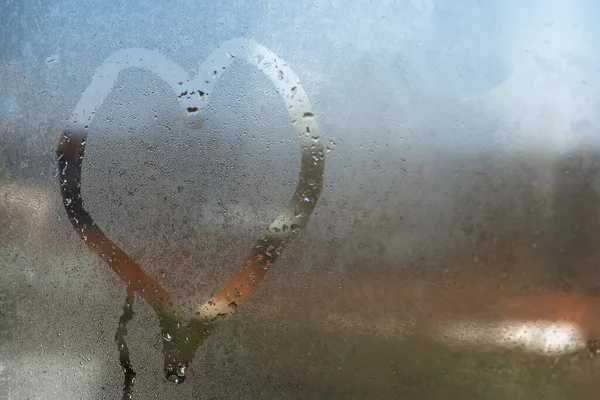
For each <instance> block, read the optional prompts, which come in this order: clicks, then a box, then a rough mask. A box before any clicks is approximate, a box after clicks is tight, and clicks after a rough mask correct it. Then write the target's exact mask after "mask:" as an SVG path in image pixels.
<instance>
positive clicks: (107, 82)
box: [57, 38, 324, 384]
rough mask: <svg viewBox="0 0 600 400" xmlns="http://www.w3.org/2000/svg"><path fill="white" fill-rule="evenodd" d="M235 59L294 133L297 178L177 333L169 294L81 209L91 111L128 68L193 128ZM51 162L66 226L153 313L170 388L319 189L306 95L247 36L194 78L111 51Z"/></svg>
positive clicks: (148, 54) (148, 56)
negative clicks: (270, 94)
mask: <svg viewBox="0 0 600 400" xmlns="http://www.w3.org/2000/svg"><path fill="white" fill-rule="evenodd" d="M235 60H242V61H245V62H246V63H248V64H250V65H252V66H254V67H255V68H257V69H258V70H259V71H261V72H262V73H263V74H264V75H265V76H266V77H267V78H268V79H269V80H270V81H271V83H272V84H273V86H274V87H275V90H276V91H277V93H279V94H280V95H281V97H282V99H283V101H284V103H285V105H286V107H287V110H288V113H289V115H290V118H291V123H292V127H293V128H294V131H295V132H296V133H297V135H298V136H299V138H300V145H301V167H300V176H299V179H298V184H297V186H296V189H295V192H294V195H293V196H292V198H291V200H290V201H289V202H288V205H287V208H286V210H285V211H284V212H283V213H282V214H281V215H280V216H279V217H277V218H276V219H275V220H274V221H273V222H272V223H271V225H270V226H269V227H268V229H267V231H266V232H265V234H264V235H263V236H262V237H261V238H259V239H258V240H257V241H256V243H255V244H254V245H253V246H252V247H251V248H250V250H249V252H248V255H247V256H246V258H245V260H244V262H243V263H242V265H241V266H240V267H239V268H238V269H237V270H236V271H235V272H234V273H233V275H232V276H231V278H230V279H229V280H228V281H227V282H226V283H225V284H224V285H223V286H222V287H221V288H220V289H219V290H218V291H216V292H215V293H214V294H213V295H212V296H211V298H210V299H209V300H207V301H206V302H204V303H203V304H202V305H200V306H199V307H198V309H197V311H196V314H195V317H194V318H193V319H192V321H191V322H190V324H188V326H186V327H182V324H181V323H180V321H179V319H178V317H177V310H175V309H174V306H173V302H172V301H171V300H170V297H171V295H170V293H169V292H167V291H166V290H165V289H164V288H162V287H161V286H160V284H159V283H158V282H156V281H155V280H154V279H152V278H151V277H150V276H148V274H146V273H145V272H144V270H143V269H142V268H141V267H140V266H139V265H138V264H137V263H136V262H135V261H133V260H132V259H131V258H130V257H129V256H128V255H127V254H126V253H125V252H124V251H123V250H121V249H120V248H119V246H117V245H116V244H115V243H114V242H112V241H111V240H110V239H109V238H108V237H107V236H106V235H105V234H104V233H103V232H102V230H101V229H100V228H99V227H98V226H97V225H96V223H95V222H94V220H93V218H92V217H91V215H90V214H89V212H88V210H87V209H86V208H85V206H84V201H83V198H82V196H81V191H80V188H81V169H82V163H83V156H84V149H85V144H86V139H87V130H88V127H89V126H90V125H91V123H92V121H93V119H94V116H95V114H96V111H97V110H98V108H99V107H100V106H101V105H102V103H103V102H104V99H105V98H106V96H107V95H108V94H109V93H110V92H111V91H112V89H113V87H114V85H115V82H116V80H117V78H118V75H119V73H120V72H121V71H123V70H125V69H128V68H132V67H137V68H142V69H147V70H149V71H151V72H153V73H154V74H156V75H158V76H159V77H161V78H162V79H163V80H164V81H165V82H167V83H168V84H169V86H170V87H171V89H172V90H173V92H174V93H175V94H176V96H177V98H178V100H179V102H180V105H181V108H182V111H183V112H182V117H183V118H184V120H186V121H187V123H188V126H189V127H190V128H191V129H198V128H200V127H201V126H202V123H203V121H204V118H205V111H206V106H207V104H208V101H209V99H210V94H211V93H212V90H213V87H214V85H215V83H216V82H217V80H218V79H219V78H220V76H221V75H222V74H223V73H224V72H225V70H226V69H227V68H228V67H229V66H230V65H231V63H233V62H234V61H235ZM57 156H58V167H59V179H60V184H61V194H62V197H63V204H64V206H65V209H66V211H67V215H68V217H69V220H70V221H71V223H72V225H73V227H74V229H75V231H76V232H77V233H78V234H79V236H80V237H81V238H82V239H83V240H84V241H85V243H86V244H87V245H88V247H89V248H90V249H91V250H92V251H94V252H95V253H97V254H98V255H99V256H100V257H102V258H103V259H104V260H105V261H106V262H107V263H108V265H109V266H110V267H111V269H112V270H113V271H115V272H116V273H117V275H118V276H119V277H120V278H121V279H122V280H123V281H124V282H125V283H126V284H127V291H128V294H129V297H128V301H129V306H131V301H133V297H132V296H133V293H138V294H139V295H140V296H141V297H143V298H144V299H145V300H146V301H147V302H148V303H149V304H150V305H151V306H152V307H153V308H154V310H155V312H156V313H157V315H158V318H159V323H160V327H161V333H162V335H163V338H165V340H164V341H163V353H164V359H165V373H166V376H167V378H168V379H170V380H174V381H175V382H181V381H183V379H184V378H185V370H186V368H187V365H188V364H189V362H190V361H191V359H192V357H193V355H194V354H195V352H196V350H197V348H198V347H199V346H200V344H201V343H202V342H203V341H204V339H205V338H206V337H207V335H208V334H209V332H210V330H211V328H212V326H213V324H214V321H215V320H216V319H217V317H220V316H229V315H231V314H232V313H233V312H234V311H235V308H236V307H237V306H239V305H240V304H241V303H243V302H244V301H245V300H246V299H247V298H248V297H249V296H250V295H251V294H252V292H253V291H254V289H255V288H256V286H258V285H259V284H260V282H261V281H262V279H263V278H264V276H265V273H266V272H267V270H268V269H269V268H270V267H271V265H272V264H273V263H274V262H275V260H276V259H277V257H278V256H279V255H280V254H281V252H282V251H283V250H284V249H285V247H286V246H287V245H288V244H289V243H290V242H291V240H293V239H294V238H295V237H296V236H297V234H298V233H299V232H300V231H301V230H302V228H304V227H305V226H306V224H307V222H308V220H309V217H310V215H311V214H312V212H313V210H314V208H315V206H316V204H317V201H318V199H319V196H320V194H321V189H322V185H323V173H324V147H323V144H322V141H321V136H320V135H319V131H318V126H317V123H316V120H315V118H314V114H313V112H312V108H311V105H310V102H309V100H308V96H307V94H306V92H305V91H304V89H303V88H302V86H301V85H300V82H299V80H298V77H297V75H296V74H295V73H294V72H293V71H292V69H291V68H290V67H289V66H288V65H287V64H286V63H285V62H284V61H283V60H282V59H281V58H279V57H278V56H277V55H276V54H275V53H273V52H272V51H270V50H269V49H267V48H266V47H264V46H262V45H260V44H258V43H256V42H255V41H253V40H251V39H245V38H235V39H232V40H229V41H227V42H225V43H223V44H222V45H221V46H220V47H219V48H218V49H216V50H215V51H213V52H212V53H211V54H210V55H209V56H208V57H207V58H206V59H205V60H204V61H203V62H202V64H201V65H200V68H199V72H198V74H197V75H196V77H194V78H190V77H189V75H188V74H187V73H186V72H185V71H184V70H183V69H182V68H181V67H180V66H179V65H178V64H176V63H175V62H173V61H171V60H169V59H168V58H166V57H165V56H164V55H162V54H161V53H160V52H158V51H156V50H148V49H143V48H131V49H122V50H119V51H117V52H115V53H114V54H113V55H111V56H109V57H108V58H107V59H106V60H105V61H104V63H103V64H102V65H101V66H100V67H99V68H97V69H96V71H95V73H94V76H93V78H92V81H91V83H90V84H89V86H88V87H87V88H86V89H85V91H84V92H83V94H82V96H81V98H80V100H79V101H78V103H77V105H76V107H75V110H74V111H73V113H72V116H71V118H70V120H69V124H68V127H67V129H66V130H65V131H64V132H63V133H62V135H61V139H60V142H59V146H58V149H57ZM129 299H130V300H129ZM127 304H128V303H126V308H125V311H127V307H128V305H127ZM130 312H131V314H132V311H130ZM127 358H128V355H127ZM122 365H123V363H122ZM124 368H125V367H124ZM133 374H134V373H133ZM134 375H135V374H134ZM132 379H133V378H131V384H132ZM126 381H127V371H126Z"/></svg>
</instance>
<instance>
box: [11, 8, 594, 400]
mask: <svg viewBox="0 0 600 400" xmlns="http://www.w3.org/2000/svg"><path fill="white" fill-rule="evenodd" d="M598 15H600V3H597V2H595V1H593V0H571V1H567V0H564V1H559V0H544V1H542V0H532V1H528V2H521V1H517V0H505V1H500V0H496V1H492V0H488V1H486V0H480V1H475V0H465V1H461V2H455V1H449V0H405V1H379V2H368V1H357V2H344V1H312V2H309V1H253V2H242V1H229V2H222V3H220V4H216V3H214V4H213V3H209V2H184V1H165V2H159V3H157V2H154V1H143V0H141V1H138V0H136V1H130V2H126V3H123V2H116V1H108V2H107V1H72V0H65V1H43V2H42V1H34V0H3V1H2V7H1V8H0V32H1V33H0V83H1V86H0V89H1V90H0V272H1V277H2V278H1V279H0V398H8V399H80V398H85V399H104V398H107V399H114V398H119V397H120V395H121V392H122V383H123V373H122V370H121V367H120V365H119V362H118V352H117V347H116V344H115V341H114V335H115V331H116V329H117V325H118V318H119V316H120V315H121V313H122V308H123V302H124V299H125V287H124V285H123V284H122V282H121V281H120V280H119V279H118V277H117V276H116V275H115V274H114V273H113V272H112V271H110V269H109V268H108V267H107V265H106V264H105V263H104V261H103V260H102V259H100V258H99V257H97V256H96V255H95V254H93V253H92V252H91V251H89V249H88V248H87V247H86V246H85V244H84V243H83V241H81V240H80V239H79V237H78V236H77V234H76V233H75V232H74V231H73V229H72V227H71V224H70V222H69V220H68V219H67V215H66V212H65V210H64V208H63V205H62V199H61V196H60V190H59V182H58V174H57V170H56V168H57V167H56V166H57V163H56V156H55V154H56V153H55V152H56V147H57V145H58V141H59V138H60V134H61V132H62V130H64V129H65V128H66V127H67V120H68V118H69V117H70V116H71V113H72V112H73V109H74V108H75V105H76V104H77V102H78V101H79V98H80V97H81V94H82V92H83V91H84V90H85V89H86V87H87V86H88V85H89V84H90V82H91V79H92V77H93V76H94V71H95V70H96V68H98V67H99V66H100V65H102V63H103V62H104V60H105V59H106V58H107V57H109V56H111V55H112V54H113V53H115V52H116V51H118V50H120V49H124V48H132V47H142V48H147V49H156V50H158V51H159V52H160V53H162V54H164V55H165V56H166V57H168V58H169V59H171V60H172V61H174V62H175V63H177V64H179V65H180V66H181V67H182V68H183V69H185V70H186V71H188V73H189V74H190V75H191V76H193V75H194V74H195V73H196V72H197V71H198V68H199V65H200V63H201V62H202V61H203V60H204V58H205V57H206V56H207V55H208V54H210V53H211V52H212V51H214V50H215V49H217V48H218V47H219V46H220V45H221V44H222V43H223V42H225V41H227V40H229V39H232V38H235V37H244V38H251V39H253V40H255V41H256V42H258V43H260V44H262V45H264V46H266V47H267V48H269V49H270V50H272V51H273V52H274V53H276V54H277V55H278V56H280V57H281V58H282V59H283V60H285V61H286V62H287V63H288V65H289V66H290V67H291V68H292V69H293V70H294V72H295V73H296V74H297V75H298V76H299V78H300V82H301V83H302V86H303V87H304V89H305V90H306V92H307V94H308V97H309V99H310V101H311V103H312V106H313V111H314V114H315V118H316V120H317V122H318V124H319V127H320V130H321V133H322V135H323V138H322V140H323V142H324V144H325V145H326V146H327V149H328V151H327V153H326V155H325V184H324V188H323V192H322V195H321V198H320V200H319V203H318V205H317V207H316V209H315V211H314V213H313V215H312V217H311V220H310V222H309V224H308V226H307V228H306V229H305V230H303V231H302V233H301V234H300V235H299V237H298V238H297V239H296V240H295V241H294V242H293V243H292V244H291V245H290V246H289V247H288V248H287V249H286V251H285V252H284V253H283V255H282V256H281V257H280V258H279V259H278V261H277V262H276V264H275V265H274V266H273V268H272V270H271V271H270V272H269V273H268V274H267V277H266V278H265V281H264V282H263V283H262V285H261V286H260V288H259V289H258V290H257V291H256V292H255V294H254V295H253V297H252V298H251V299H250V300H249V301H248V302H247V303H246V304H244V305H243V306H242V307H240V308H239V310H238V312H237V313H236V314H235V315H234V316H233V317H232V318H230V319H228V320H226V321H223V322H222V323H221V324H220V325H219V326H218V328H217V329H216V331H215V332H214V334H213V335H212V336H211V337H210V338H209V339H208V340H207V341H206V342H205V343H204V344H203V346H201V347H200V349H199V350H198V352H197V354H196V357H195V359H194V362H193V363H192V365H190V368H189V372H188V379H187V380H186V382H185V383H183V384H182V385H173V384H171V383H169V382H167V381H166V380H165V379H164V376H163V373H162V354H161V348H162V344H161V340H162V338H161V336H160V330H159V327H158V323H157V319H156V316H155V314H154V311H153V310H152V309H151V308H150V306H148V305H147V304H145V303H144V301H143V300H142V299H138V301H136V303H135V306H134V311H135V313H136V314H135V316H134V318H133V320H132V322H131V323H130V324H129V333H128V336H127V340H128V344H129V348H130V352H131V361H132V363H133V365H134V367H135V369H136V372H137V374H138V375H137V377H136V381H135V387H134V397H133V398H139V399H150V398H160V399H181V398H199V399H225V398H240V399H262V398H265V399H277V398H282V399H305V398H339V399H342V398H343V399H379V398H386V399H388V398H389V399H396V398H404V399H463V398H468V399H505V398H512V399H552V400H562V399H595V398H598V396H599V395H600V379H599V377H600V364H599V361H598V359H597V358H596V357H595V356H596V353H597V351H598V349H600V346H598V345H597V343H596V342H595V341H596V340H600V316H599V315H600V314H599V312H600V297H599V293H600V291H599V290H598V289H600V268H599V262H600V251H599V249H598V247H597V246H596V241H597V240H599V239H598V234H599V233H600V220H599V216H600V214H599V211H600V210H599V198H598V190H599V189H600V176H599V171H600V170H599V167H600V164H599V163H600V152H599V151H600V150H599V145H600V135H599V134H600V132H599V127H600V116H599V114H598V112H597V110H598V109H600V53H599V52H598V48H600V28H598V26H597V18H596V17H597V16H598ZM179 107H180V106H179V105H178V102H177V96H176V95H175V94H173V92H172V91H171V89H170V87H169V86H168V84H167V83H166V82H164V81H163V80H162V79H161V78H160V77H158V76H156V75H154V74H152V73H150V72H149V71H146V70H142V69H136V68H132V69H128V70H125V71H123V72H122V73H121V74H120V75H119V79H118V81H117V83H116V85H115V88H114V90H113V91H112V92H111V93H110V94H109V96H108V97H107V98H106V100H105V101H104V103H103V104H102V106H101V107H100V108H99V109H98V112H97V114H96V116H95V118H94V121H93V123H92V124H91V125H90V127H89V129H88V141H87V145H86V158H85V160H84V163H83V176H82V194H83V197H84V199H85V201H86V206H87V207H88V209H89V211H90V213H91V215H92V216H93V218H94V219H95V221H96V222H97V223H98V225H99V226H100V227H101V228H102V229H103V230H104V231H105V232H106V234H107V236H108V237H110V238H111V239H112V240H113V241H115V242H116V243H117V244H118V245H119V246H121V248H122V249H123V250H125V251H126V252H127V253H128V254H129V256H131V257H132V258H133V259H134V260H135V261H136V262H138V263H139V264H140V265H141V266H142V267H143V268H144V269H145V270H146V271H147V272H148V274H149V275H151V276H153V277H154V278H156V279H158V280H159V281H160V283H161V284H162V285H163V286H164V287H165V288H167V289H168V290H169V291H170V292H171V293H172V294H173V296H174V297H175V300H176V301H177V302H178V305H179V306H180V307H182V309H183V310H184V311H183V313H184V314H185V312H188V311H189V312H191V310H192V309H193V308H194V307H195V306H197V305H198V304H200V303H202V302H204V301H205V300H206V299H207V298H208V297H209V296H210V294H211V293H212V292H213V291H214V290H216V289H217V288H218V287H220V285H221V284H222V283H223V282H225V281H226V280H227V279H228V277H229V276H230V275H231V274H232V272H233V271H234V270H235V269H236V268H237V267H238V266H239V264H240V263H241V261H242V260H243V258H244V256H245V254H246V253H247V251H248V249H249V248H250V246H251V245H252V243H254V241H255V240H256V239H257V238H258V237H259V236H260V235H261V234H262V233H263V232H264V230H265V229H266V227H267V226H268V225H269V224H270V223H271V222H272V220H273V219H274V218H275V217H276V216H277V215H279V214H280V213H281V212H282V211H283V210H284V208H285V205H286V204H287V202H288V200H289V199H290V197H291V196H292V194H293V191H294V188H295V186H296V183H297V178H298V173H299V166H300V145H299V141H298V139H297V138H296V136H295V133H294V131H293V129H292V126H291V124H290V120H289V116H288V113H287V110H286V107H285V105H284V103H283V101H282V100H281V97H280V96H279V95H278V94H277V93H275V91H274V90H273V87H272V85H271V83H270V82H269V81H268V80H267V78H265V77H264V76H263V75H262V74H260V73H259V72H258V71H257V70H256V69H254V68H252V67H251V66H249V65H246V64H244V63H234V65H233V67H231V68H229V69H228V70H227V71H226V72H225V73H224V76H223V77H222V79H220V80H219V82H218V83H217V85H216V87H215V91H214V93H212V94H211V98H210V104H209V106H208V109H207V114H206V122H205V123H204V125H203V126H202V127H201V129H199V130H190V129H188V127H187V126H186V125H185V124H184V121H183V120H182V119H181V115H180V109H179ZM185 310H187V311H185ZM2 396H4V397H2Z"/></svg>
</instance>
